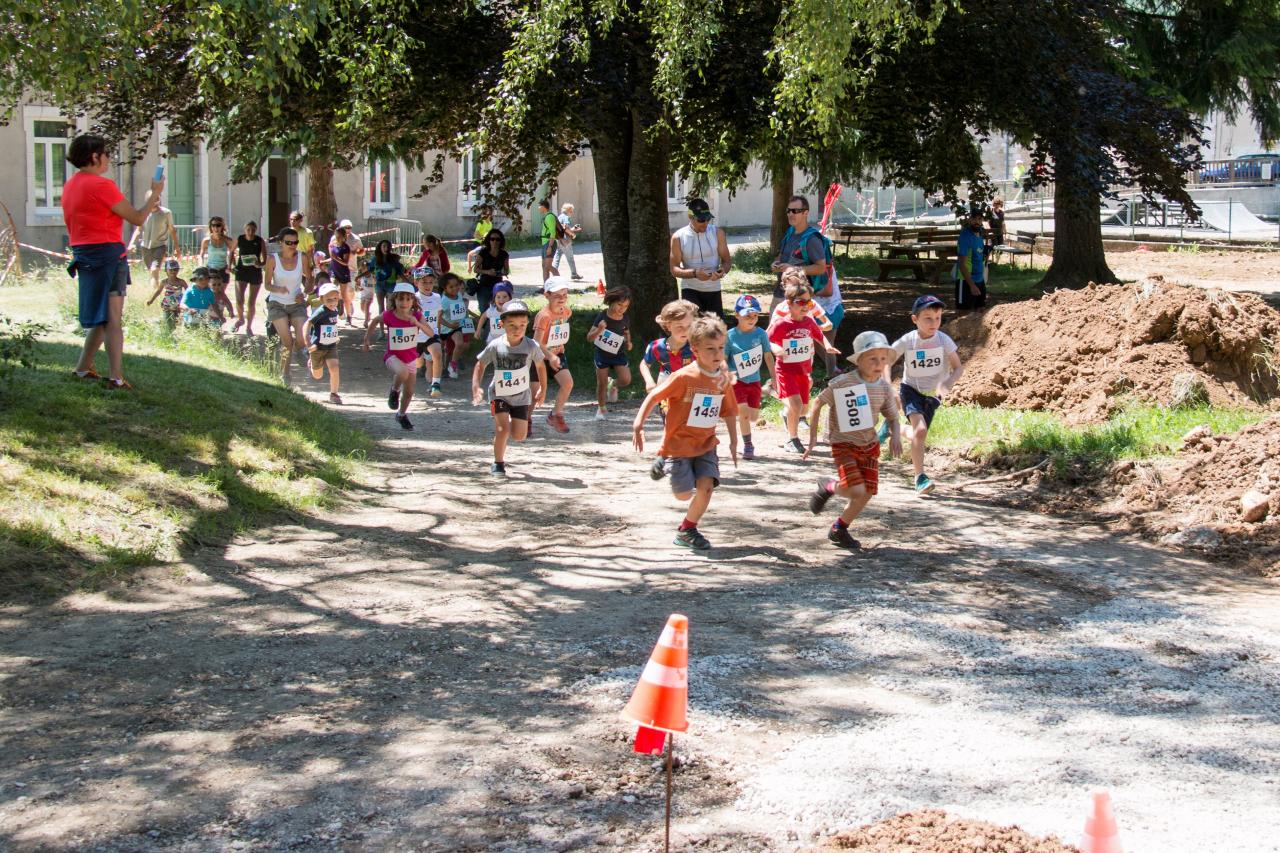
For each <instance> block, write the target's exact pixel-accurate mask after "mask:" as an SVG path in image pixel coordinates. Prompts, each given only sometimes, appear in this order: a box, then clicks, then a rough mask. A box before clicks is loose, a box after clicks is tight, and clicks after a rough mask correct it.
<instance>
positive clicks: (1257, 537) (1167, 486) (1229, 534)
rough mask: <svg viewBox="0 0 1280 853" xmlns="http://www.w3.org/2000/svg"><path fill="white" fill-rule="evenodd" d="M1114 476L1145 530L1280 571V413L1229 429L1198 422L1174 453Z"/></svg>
mask: <svg viewBox="0 0 1280 853" xmlns="http://www.w3.org/2000/svg"><path fill="white" fill-rule="evenodd" d="M1112 479H1113V481H1114V482H1115V486H1116V488H1117V489H1118V495H1117V497H1116V499H1115V501H1113V507H1114V508H1115V509H1117V510H1120V511H1123V512H1125V513H1132V514H1134V521H1135V522H1136V523H1137V524H1138V526H1139V527H1141V529H1143V530H1144V531H1145V532H1147V533H1150V534H1153V535H1156V536H1159V537H1161V538H1162V539H1163V540H1164V541H1166V542H1169V543H1171V544H1175V545H1187V546H1191V547H1199V548H1203V549H1204V550H1207V551H1211V552H1216V553H1219V554H1221V555H1224V556H1230V555H1232V554H1238V555H1240V556H1241V557H1243V558H1245V559H1246V560H1247V562H1248V563H1250V564H1253V565H1254V567H1255V568H1258V569H1259V570H1261V571H1262V572H1263V573H1264V574H1268V575H1275V574H1280V415H1271V416H1269V417H1267V418H1265V419H1263V420H1261V421H1259V422H1258V423H1256V424H1253V425H1252V426H1248V427H1245V428H1244V429H1242V430H1240V431H1239V432H1236V433H1233V434H1231V435H1213V434H1212V433H1211V432H1210V431H1209V429H1208V428H1207V427H1201V428H1198V429H1196V430H1193V431H1192V432H1191V433H1189V434H1188V436H1187V439H1186V441H1185V446H1184V447H1183V449H1182V451H1181V452H1180V453H1179V454H1178V455H1177V456H1176V457H1175V458H1174V459H1172V460H1170V461H1168V462H1164V463H1161V464H1158V465H1135V466H1132V467H1130V466H1119V467H1118V468H1117V469H1116V470H1115V471H1114V472H1113V475H1112Z"/></svg>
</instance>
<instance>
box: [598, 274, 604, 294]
mask: <svg viewBox="0 0 1280 853" xmlns="http://www.w3.org/2000/svg"><path fill="white" fill-rule="evenodd" d="M596 296H604V279H602V278H598V279H596Z"/></svg>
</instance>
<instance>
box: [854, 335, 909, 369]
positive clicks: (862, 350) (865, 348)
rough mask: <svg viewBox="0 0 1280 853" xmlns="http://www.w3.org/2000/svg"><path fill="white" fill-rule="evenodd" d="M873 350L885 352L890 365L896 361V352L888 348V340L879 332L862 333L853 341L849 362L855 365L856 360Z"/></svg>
mask: <svg viewBox="0 0 1280 853" xmlns="http://www.w3.org/2000/svg"><path fill="white" fill-rule="evenodd" d="M875 350H885V355H887V356H888V357H889V363H890V364H893V363H894V362H895V361H897V360H898V351H897V350H896V349H894V348H893V347H891V346H889V339H888V338H886V337H885V336H884V335H882V334H881V333H880V332H862V333H861V334H859V335H858V336H857V337H856V338H854V339H853V355H851V356H849V361H852V362H853V363H854V364H857V363H858V359H860V358H862V356H864V355H866V354H867V353H869V352H873V351H875Z"/></svg>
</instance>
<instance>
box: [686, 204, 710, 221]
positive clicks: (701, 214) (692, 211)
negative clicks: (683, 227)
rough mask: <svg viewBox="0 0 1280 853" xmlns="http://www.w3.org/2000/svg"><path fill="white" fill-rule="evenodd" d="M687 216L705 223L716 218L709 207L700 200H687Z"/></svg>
mask: <svg viewBox="0 0 1280 853" xmlns="http://www.w3.org/2000/svg"><path fill="white" fill-rule="evenodd" d="M689 216H690V217H692V218H694V219H696V220H698V221H699V222H706V221H708V220H711V219H715V218H716V216H715V214H714V213H712V212H711V205H709V204H707V203H706V202H705V201H703V200H702V199H700V198H695V199H690V200H689Z"/></svg>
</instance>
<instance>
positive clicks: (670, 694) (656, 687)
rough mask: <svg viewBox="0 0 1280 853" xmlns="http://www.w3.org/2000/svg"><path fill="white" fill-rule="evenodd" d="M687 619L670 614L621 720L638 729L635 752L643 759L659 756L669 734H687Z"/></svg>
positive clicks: (677, 614)
mask: <svg viewBox="0 0 1280 853" xmlns="http://www.w3.org/2000/svg"><path fill="white" fill-rule="evenodd" d="M688 708H689V619H688V617H686V616H682V615H680V614H679V613H673V614H671V616H670V617H669V618H668V619H667V627H665V628H663V629H662V636H660V637H659V638H658V644H657V645H656V646H654V647H653V653H652V654H650V655H649V663H647V664H646V665H645V668H644V672H642V673H640V683H639V684H637V685H636V689H635V691H634V692H633V693H632V694H631V701H630V702H628V703H627V707H626V708H624V709H623V711H622V718H623V719H624V720H630V721H631V722H633V723H638V724H639V725H640V729H639V731H637V732H636V743H635V747H634V748H635V751H636V752H639V753H643V754H646V755H651V754H654V753H660V752H662V748H663V745H664V744H665V742H666V739H667V734H666V733H668V732H670V733H672V734H674V733H676V732H685V731H688V730H689V721H688V719H686V713H687V712H688Z"/></svg>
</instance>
